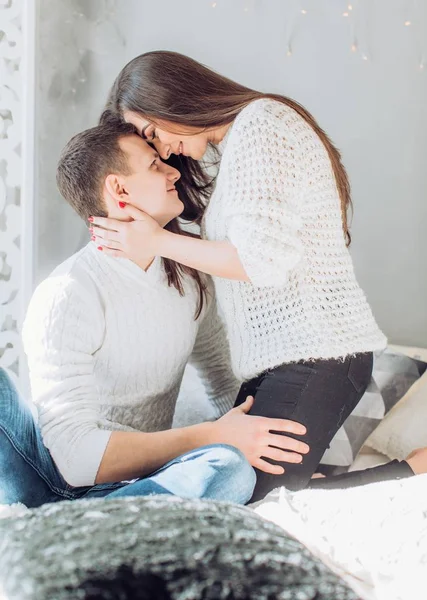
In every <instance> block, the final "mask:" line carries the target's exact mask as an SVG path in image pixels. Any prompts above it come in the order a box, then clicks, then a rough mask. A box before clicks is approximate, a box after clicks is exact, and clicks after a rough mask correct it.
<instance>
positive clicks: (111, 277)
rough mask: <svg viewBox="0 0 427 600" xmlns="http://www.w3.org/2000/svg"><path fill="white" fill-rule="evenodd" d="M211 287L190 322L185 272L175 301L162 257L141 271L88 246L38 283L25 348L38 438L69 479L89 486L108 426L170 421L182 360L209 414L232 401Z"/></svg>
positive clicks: (192, 306) (192, 299) (191, 294)
mask: <svg viewBox="0 0 427 600" xmlns="http://www.w3.org/2000/svg"><path fill="white" fill-rule="evenodd" d="M210 285H211V288H210V292H211V294H210V297H209V302H208V306H207V307H206V308H205V309H204V311H203V313H202V315H201V316H200V317H199V319H198V320H197V321H195V320H194V315H195V310H196V305H197V300H198V292H197V291H196V287H195V284H194V282H193V280H192V279H191V278H190V277H185V278H184V288H185V296H183V297H182V296H180V295H179V293H178V291H177V290H176V289H175V288H174V287H169V286H168V284H167V279H166V275H165V273H164V269H163V266H162V263H161V259H159V258H157V259H156V260H155V261H154V263H153V264H152V265H151V267H150V268H149V269H148V271H147V272H144V271H143V270H141V269H140V268H139V267H137V266H136V265H135V264H134V263H132V262H131V261H128V260H124V259H117V258H110V257H107V256H105V255H103V254H101V253H100V252H99V251H98V250H96V248H95V247H94V246H93V244H92V243H90V244H89V245H87V246H86V247H85V248H83V250H81V251H80V252H78V253H77V254H75V255H74V256H72V257H71V258H69V259H68V260H67V261H65V262H64V263H63V264H62V265H60V266H59V267H58V268H57V269H56V270H55V271H54V272H53V273H52V274H51V276H50V277H48V278H47V279H46V280H45V281H44V282H43V283H41V284H40V286H39V287H38V288H37V290H36V291H35V293H34V296H33V298H32V300H31V303H30V306H29V309H28V313H27V317H26V320H25V323H24V328H23V340H24V347H25V351H26V354H27V357H28V364H29V369H30V380H31V389H32V396H33V401H34V402H35V403H36V405H37V408H38V414H39V424H40V426H41V431H42V435H43V441H44V443H45V445H46V446H47V448H49V450H50V452H51V454H52V456H53V459H54V460H55V462H56V464H57V466H58V468H59V470H60V471H61V473H62V475H63V477H64V478H65V479H66V481H67V482H68V483H70V484H71V485H73V486H84V485H92V484H93V483H94V481H95V477H96V474H97V471H98V468H99V465H100V462H101V459H102V456H103V454H104V451H105V448H106V446H107V443H108V440H109V437H110V435H111V432H112V431H114V430H122V431H145V432H153V431H161V430H165V429H169V428H170V427H171V424H172V418H173V414H174V409H175V404H176V400H177V397H178V392H179V388H180V384H181V380H182V376H183V373H184V368H185V365H186V363H187V361H190V362H192V364H193V365H194V366H195V367H196V368H197V370H198V372H199V374H200V376H201V378H202V380H203V382H204V384H205V389H206V392H207V394H208V396H209V398H210V399H211V401H212V403H213V404H214V407H215V409H216V416H220V415H221V414H223V413H225V412H226V411H227V410H229V409H230V408H231V407H232V406H233V402H234V399H235V397H236V394H237V391H238V384H237V382H236V380H235V378H234V377H233V375H232V371H231V366H230V360H229V353H228V347H227V341H226V338H225V335H224V329H223V325H222V323H221V322H220V320H219V319H218V317H217V310H216V303H215V301H213V300H212V292H213V286H212V283H210Z"/></svg>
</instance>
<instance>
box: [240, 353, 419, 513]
mask: <svg viewBox="0 0 427 600" xmlns="http://www.w3.org/2000/svg"><path fill="white" fill-rule="evenodd" d="M372 363H373V356H372V353H371V352H366V353H361V354H356V355H355V356H351V357H348V358H346V359H345V360H315V361H310V362H304V361H300V362H297V363H291V364H286V365H281V366H279V367H276V368H274V369H271V370H269V371H266V372H265V373H262V374H261V375H259V376H258V377H255V378H254V379H251V380H250V381H246V382H245V383H243V385H242V386H241V388H240V391H239V394H238V396H237V399H236V402H235V406H238V405H239V404H242V402H244V401H245V399H246V397H247V396H253V397H254V398H255V401H254V404H253V406H252V408H251V410H250V413H249V414H251V415H259V416H263V417H273V418H280V419H290V420H292V421H297V422H298V423H302V424H303V425H305V427H306V428H307V433H306V434H305V435H300V436H297V435H293V434H282V435H289V436H290V437H294V438H296V439H299V440H302V441H304V442H306V443H307V444H308V445H309V447H310V451H309V453H308V454H306V455H304V457H303V461H302V463H298V464H296V463H278V462H277V461H273V460H270V459H266V460H268V461H269V462H271V463H273V464H281V465H282V466H283V467H284V469H285V472H284V473H283V474H282V475H272V474H270V473H265V472H264V471H260V470H259V469H255V471H256V474H257V484H256V486H255V491H254V494H253V496H252V499H251V501H252V502H255V501H256V500H261V499H262V498H264V496H265V495H266V494H268V492H270V491H271V490H272V489H274V488H276V487H279V486H282V485H283V486H285V487H287V488H288V489H291V490H301V489H303V488H306V487H330V488H331V487H349V486H351V485H360V484H362V483H367V482H369V481H376V480H382V479H392V478H395V477H399V476H400V477H404V476H409V475H411V474H413V473H412V470H411V469H410V467H409V465H407V463H397V464H396V461H394V463H392V464H390V467H389V471H388V470H387V469H385V468H384V467H382V468H381V467H380V468H378V469H370V470H369V472H370V474H369V475H368V472H367V473H366V474H365V477H361V475H360V473H362V474H363V473H365V472H364V471H361V472H353V473H349V474H346V475H344V476H338V477H327V478H325V479H315V480H313V481H311V477H312V475H313V474H314V473H315V471H316V469H317V467H318V465H319V463H320V460H321V458H322V456H323V454H324V453H325V451H326V449H327V448H328V447H329V444H330V442H331V440H332V438H333V437H334V435H335V434H336V432H337V431H338V429H339V428H340V427H341V425H342V424H343V423H344V421H345V420H346V419H347V417H348V416H349V415H350V414H351V413H352V411H353V410H354V408H355V407H356V406H357V404H358V402H359V401H360V399H361V398H362V396H363V394H364V393H365V391H366V388H367V386H368V383H369V381H370V378H371V374H372ZM377 471H378V472H377ZM372 472H373V473H372ZM376 475H377V478H376ZM367 477H368V480H367ZM309 484H310V485H309Z"/></svg>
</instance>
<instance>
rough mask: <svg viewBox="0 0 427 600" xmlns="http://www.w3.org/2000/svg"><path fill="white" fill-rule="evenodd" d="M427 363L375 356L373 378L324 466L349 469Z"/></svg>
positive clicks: (389, 353)
mask: <svg viewBox="0 0 427 600" xmlns="http://www.w3.org/2000/svg"><path fill="white" fill-rule="evenodd" d="M426 368H427V363H425V362H423V361H421V360H416V359H414V358H410V357H409V356H405V355H404V354H400V353H396V352H393V351H391V350H389V349H386V350H384V351H381V352H376V353H375V355H374V368H373V372H372V379H371V382H370V384H369V386H368V389H367V390H366V392H365V394H364V396H363V397H362V399H361V401H360V402H359V404H358V405H357V406H356V408H355V409H354V411H353V412H352V414H351V415H350V416H349V417H348V419H347V421H346V422H345V423H344V425H343V426H342V427H341V428H340V429H339V431H338V432H337V434H336V436H335V437H334V439H333V440H332V442H331V445H330V447H329V449H328V450H327V451H326V452H325V454H324V455H323V458H322V461H321V464H322V465H328V466H331V465H332V466H334V467H342V468H341V469H339V470H334V471H332V470H330V469H322V470H323V471H324V472H327V473H332V472H335V473H337V472H342V471H345V470H347V469H348V467H349V466H350V465H351V464H352V463H353V461H354V459H355V458H356V456H357V453H358V452H359V450H360V449H361V447H362V446H363V444H364V443H365V441H366V440H367V439H368V437H369V436H370V434H371V433H372V432H373V431H374V429H375V428H376V427H377V426H378V425H379V424H380V422H381V420H382V419H383V417H384V416H385V415H386V414H387V413H388V411H389V410H390V409H391V408H393V406H394V405H395V404H396V403H397V402H398V401H399V400H400V399H401V398H402V396H404V395H405V394H406V392H407V391H408V390H409V388H410V387H411V386H412V385H413V384H414V383H415V382H416V381H417V379H419V378H420V377H421V375H422V374H423V373H424V371H425V370H426Z"/></svg>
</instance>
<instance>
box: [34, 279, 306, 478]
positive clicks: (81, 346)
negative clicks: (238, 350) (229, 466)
mask: <svg viewBox="0 0 427 600" xmlns="http://www.w3.org/2000/svg"><path fill="white" fill-rule="evenodd" d="M91 286H93V283H92V282H91V280H90V278H89V277H88V278H87V281H79V282H76V281H75V280H73V279H72V278H67V277H65V278H61V277H56V278H52V279H50V280H47V281H46V282H44V283H43V284H42V285H41V286H39V288H38V290H37V291H36V292H35V295H34V297H33V299H32V301H31V303H30V307H29V310H28V314H27V318H26V320H25V325H24V331H23V339H24V347H25V351H26V353H27V357H28V364H29V368H30V379H31V387H32V394H33V400H34V402H35V403H36V404H37V405H38V410H39V423H40V427H41V429H42V435H43V441H44V443H45V445H46V447H47V448H48V449H49V451H50V453H51V455H52V457H53V460H54V461H55V463H56V465H57V466H58V469H59V471H60V472H61V474H62V476H63V477H64V479H65V480H66V481H67V482H68V483H69V484H70V485H72V486H89V485H93V484H94V483H106V482H111V481H122V480H126V479H133V478H136V477H141V476H144V475H147V474H149V473H151V472H153V471H154V470H156V469H158V468H160V467H161V466H163V465H164V464H166V463H167V462H168V461H170V460H172V459H173V458H176V457H177V456H180V455H181V454H183V453H185V452H187V451H189V450H192V449H195V448H198V447H200V446H203V445H206V444H215V443H220V444H229V445H233V446H235V447H237V448H238V449H239V450H241V451H242V452H243V454H244V455H245V456H246V458H247V459H248V460H249V461H250V462H251V464H252V465H253V466H255V467H258V468H261V469H263V470H265V471H268V472H271V473H280V472H282V469H281V467H278V466H273V465H270V464H269V463H267V462H266V461H265V460H263V459H262V458H261V457H267V458H273V459H276V460H282V461H288V462H295V461H296V460H297V459H299V456H298V455H297V454H296V452H299V451H301V452H305V451H306V448H307V447H306V444H303V443H302V442H299V441H297V440H295V439H293V438H288V437H286V436H280V435H275V434H272V433H270V430H274V431H282V432H289V433H292V432H293V433H296V434H303V433H304V431H305V430H304V428H303V427H302V426H301V425H298V424H296V423H293V422H291V421H285V420H279V419H267V418H264V417H255V416H251V415H247V414H245V412H247V411H248V410H249V408H250V402H249V403H248V402H247V403H245V404H242V405H241V406H239V407H238V408H235V409H232V410H231V411H229V412H228V413H227V414H226V415H224V416H223V417H221V419H219V420H218V421H216V422H214V423H202V424H200V425H193V426H191V427H185V428H181V429H175V430H169V431H162V432H156V433H139V432H119V431H116V432H111V431H105V430H103V429H100V428H99V426H98V422H99V418H100V415H99V412H98V408H97V407H98V405H99V398H98V391H97V388H96V384H95V379H94V375H93V354H94V352H96V350H98V349H99V348H100V346H101V345H102V340H103V337H104V329H105V323H104V316H103V310H102V306H101V304H100V303H99V304H98V303H97V301H96V297H97V296H96V294H94V293H91ZM92 292H93V290H92ZM280 449H282V450H280Z"/></svg>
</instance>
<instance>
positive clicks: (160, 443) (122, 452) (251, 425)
mask: <svg viewBox="0 0 427 600" xmlns="http://www.w3.org/2000/svg"><path fill="white" fill-rule="evenodd" d="M252 402H253V399H252V398H248V399H247V400H246V402H244V403H243V404H241V405H240V406H238V407H236V408H233V409H231V410H230V411H228V412H227V413H226V414H225V415H224V416H223V417H221V418H220V419H218V421H215V422H213V423H201V424H200V425H191V426H190V427H182V428H180V429H170V430H169V431H159V432H156V433H138V432H124V431H115V432H113V433H112V435H111V437H110V441H109V443H108V446H107V449H106V451H105V454H104V456H103V458H102V461H101V465H100V467H99V471H98V474H97V477H96V483H106V482H114V481H121V480H125V479H135V478H137V477H143V476H144V475H148V474H149V473H152V472H153V471H156V470H157V469H159V468H160V467H162V466H163V465H165V464H166V463H167V462H169V461H170V460H173V459H174V458H176V457H177V456H180V455H181V454H184V453H185V452H189V451H190V450H193V449H195V448H199V447H200V446H205V445H209V444H227V445H230V446H234V447H235V448H238V449H239V450H240V451H241V452H242V453H243V454H244V455H245V456H246V458H247V460H248V461H249V462H250V464H251V465H252V466H254V467H257V468H259V469H261V470H262V471H266V472H267V473H273V474H276V475H278V474H281V473H283V468H282V467H280V466H278V465H272V464H270V463H268V462H267V461H265V460H264V457H266V458H272V459H275V460H278V461H284V462H291V463H295V462H300V461H301V458H302V456H301V454H306V453H307V452H308V446H307V444H305V443H303V442H300V441H298V440H296V439H294V438H290V437H287V436H286V435H279V434H273V433H271V431H277V432H280V431H281V432H284V433H294V434H296V435H303V434H304V433H305V428H304V427H303V426H302V425H300V424H298V423H294V422H293V421H287V420H285V419H268V418H266V417H256V416H252V415H248V414H245V413H247V412H248V411H249V410H250V408H251V406H252ZM298 452H301V454H298Z"/></svg>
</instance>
